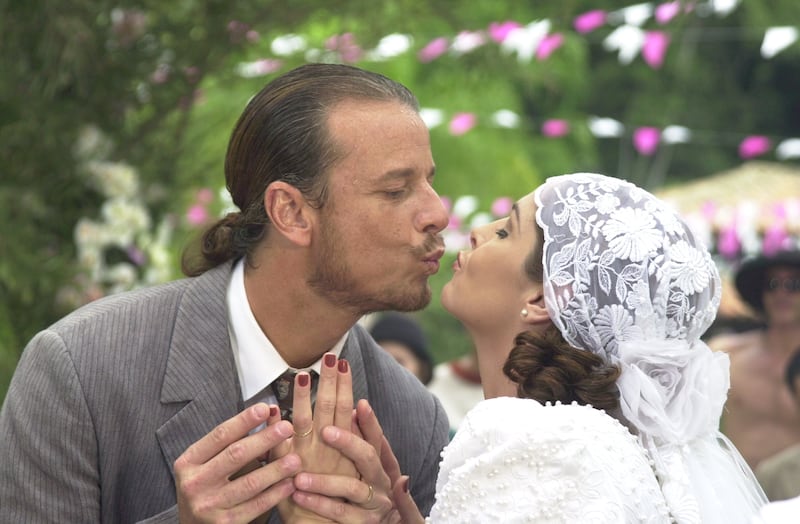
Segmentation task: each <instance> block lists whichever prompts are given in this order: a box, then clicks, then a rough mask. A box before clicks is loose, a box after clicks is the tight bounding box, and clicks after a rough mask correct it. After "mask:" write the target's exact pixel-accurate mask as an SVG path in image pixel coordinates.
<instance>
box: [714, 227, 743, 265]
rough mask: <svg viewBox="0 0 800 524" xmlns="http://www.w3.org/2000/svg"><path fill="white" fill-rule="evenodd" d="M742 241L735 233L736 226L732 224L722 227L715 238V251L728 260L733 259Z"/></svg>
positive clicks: (737, 253)
mask: <svg viewBox="0 0 800 524" xmlns="http://www.w3.org/2000/svg"><path fill="white" fill-rule="evenodd" d="M741 248H742V243H741V242H740V241H739V235H737V234H736V226H735V225H732V226H729V227H726V228H724V229H722V230H721V231H720V232H719V238H718V239H717V251H719V254H720V255H722V256H723V257H725V258H726V259H728V260H734V259H736V257H737V256H738V255H739V250H740V249H741Z"/></svg>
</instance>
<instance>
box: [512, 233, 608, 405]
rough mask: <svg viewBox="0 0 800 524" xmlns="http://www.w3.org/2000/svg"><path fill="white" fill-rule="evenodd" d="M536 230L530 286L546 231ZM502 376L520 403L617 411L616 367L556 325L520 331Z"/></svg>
mask: <svg viewBox="0 0 800 524" xmlns="http://www.w3.org/2000/svg"><path fill="white" fill-rule="evenodd" d="M534 226H535V228H536V236H537V239H536V240H537V241H536V243H535V246H536V247H535V248H534V249H533V250H531V252H530V253H529V254H528V256H527V257H526V260H525V264H524V270H525V273H526V274H527V276H528V278H530V279H531V280H532V281H535V282H541V281H542V280H543V278H544V267H543V266H542V258H543V256H542V255H543V249H544V232H543V231H542V229H541V228H540V227H539V225H538V224H536V223H534ZM503 373H505V375H506V376H507V377H508V378H509V379H510V380H511V381H512V382H514V383H515V384H517V396H518V397H520V398H531V399H534V400H537V401H539V402H557V401H560V402H562V403H565V404H568V403H572V402H577V403H578V404H583V405H591V406H593V407H595V408H597V409H605V410H606V411H613V410H616V409H617V408H619V393H618V391H617V384H616V383H617V378H618V377H619V375H620V369H619V367H617V366H614V365H610V364H608V363H607V362H606V361H605V360H603V358H602V357H600V356H598V355H595V354H594V353H592V352H591V351H586V350H583V349H578V348H574V347H572V346H571V345H570V344H569V343H568V342H567V341H566V340H564V337H563V336H562V335H561V332H560V331H559V330H558V329H557V328H556V327H555V326H552V327H551V328H549V329H547V330H546V331H545V332H544V333H541V334H539V333H534V332H532V331H524V332H522V333H520V334H519V335H517V337H516V338H515V339H514V348H513V349H512V350H511V353H509V355H508V358H507V359H506V362H505V364H504V365H503Z"/></svg>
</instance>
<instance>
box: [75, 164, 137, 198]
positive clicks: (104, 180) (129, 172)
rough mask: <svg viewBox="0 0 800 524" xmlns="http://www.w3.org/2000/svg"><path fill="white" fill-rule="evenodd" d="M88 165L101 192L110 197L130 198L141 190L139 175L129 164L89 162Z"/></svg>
mask: <svg viewBox="0 0 800 524" xmlns="http://www.w3.org/2000/svg"><path fill="white" fill-rule="evenodd" d="M87 167H88V169H89V172H90V173H91V174H92V178H93V179H94V182H95V183H96V184H97V186H98V188H99V190H100V192H102V193H103V195H105V196H107V197H109V198H130V197H133V196H135V195H136V194H137V192H138V191H139V175H138V174H137V173H136V170H135V169H133V168H132V167H131V166H129V165H127V164H121V163H115V162H89V163H88V164H87Z"/></svg>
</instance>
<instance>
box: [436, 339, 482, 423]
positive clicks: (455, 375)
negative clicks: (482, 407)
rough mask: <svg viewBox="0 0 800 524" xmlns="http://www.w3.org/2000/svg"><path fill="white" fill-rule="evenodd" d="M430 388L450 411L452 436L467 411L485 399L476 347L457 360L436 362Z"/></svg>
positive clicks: (449, 418) (448, 413) (445, 408)
mask: <svg viewBox="0 0 800 524" xmlns="http://www.w3.org/2000/svg"><path fill="white" fill-rule="evenodd" d="M428 389H429V390H430V391H431V393H433V394H434V395H436V397H437V398H438V399H439V401H440V402H441V403H442V407H443V408H444V410H445V411H446V412H447V418H448V420H449V421H450V438H452V437H453V436H454V435H455V434H456V431H457V430H458V426H459V425H461V421H462V420H464V416H466V414H467V412H469V410H471V409H472V408H473V407H475V404H477V403H478V402H480V401H481V400H483V386H482V385H481V372H480V369H478V355H477V354H476V353H475V349H474V348H473V349H471V350H470V351H469V353H467V354H465V355H463V356H461V357H459V358H456V359H454V360H450V361H447V362H442V363H441V364H437V365H436V367H435V368H434V369H433V380H431V383H430V384H428Z"/></svg>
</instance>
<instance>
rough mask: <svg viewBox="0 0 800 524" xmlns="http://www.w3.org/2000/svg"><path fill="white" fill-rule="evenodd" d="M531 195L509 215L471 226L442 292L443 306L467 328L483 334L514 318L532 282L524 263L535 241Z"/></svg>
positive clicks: (534, 284) (515, 318)
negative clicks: (468, 244) (465, 247)
mask: <svg viewBox="0 0 800 524" xmlns="http://www.w3.org/2000/svg"><path fill="white" fill-rule="evenodd" d="M535 213H536V204H535V202H534V198H533V193H531V194H529V195H528V196H526V197H524V198H522V199H520V200H519V201H518V202H517V203H516V204H514V207H513V208H512V211H511V214H510V215H509V216H508V217H507V218H503V219H501V220H497V221H495V222H492V223H490V224H487V225H485V226H481V227H478V228H475V229H474V230H473V231H472V234H471V235H470V241H471V249H470V250H467V251H461V252H459V254H458V258H457V259H456V261H455V263H454V264H453V278H452V279H451V280H450V282H448V283H447V284H446V285H445V286H444V289H443V290H442V305H443V306H444V308H445V309H447V310H448V311H449V312H450V313H451V314H452V315H453V316H455V317H456V318H458V319H459V320H460V321H461V322H462V323H463V324H464V326H465V327H466V328H467V330H468V331H470V332H472V333H473V334H474V333H475V332H487V330H489V331H491V330H494V329H503V327H504V326H509V322H512V321H513V322H518V321H519V319H520V311H521V310H522V309H523V308H524V307H525V300H526V299H527V298H528V297H529V296H530V290H531V289H532V287H533V286H538V287H539V288H541V283H533V282H531V281H530V279H529V278H528V276H527V275H526V274H525V270H524V263H525V259H526V257H527V256H528V254H529V253H530V252H531V251H532V250H533V249H534V247H535V246H534V244H535V243H536V242H539V240H538V235H537V234H536V225H535Z"/></svg>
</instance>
